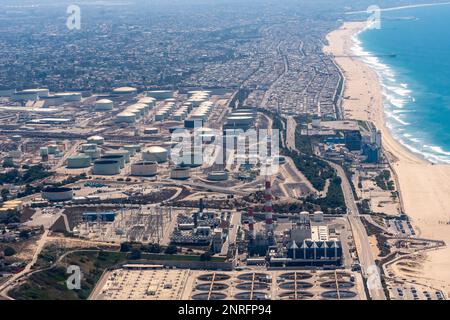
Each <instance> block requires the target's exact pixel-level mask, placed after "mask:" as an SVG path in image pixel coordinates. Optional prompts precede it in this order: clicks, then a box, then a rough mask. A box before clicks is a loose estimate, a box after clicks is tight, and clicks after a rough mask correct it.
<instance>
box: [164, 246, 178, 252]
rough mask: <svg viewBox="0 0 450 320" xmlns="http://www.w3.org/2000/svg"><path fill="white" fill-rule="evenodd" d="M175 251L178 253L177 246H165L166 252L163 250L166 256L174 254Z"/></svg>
mask: <svg viewBox="0 0 450 320" xmlns="http://www.w3.org/2000/svg"><path fill="white" fill-rule="evenodd" d="M177 251H178V248H177V246H174V245H169V246H167V248H166V250H164V253H166V254H175V253H177Z"/></svg>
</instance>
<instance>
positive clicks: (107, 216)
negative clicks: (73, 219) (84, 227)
mask: <svg viewBox="0 0 450 320" xmlns="http://www.w3.org/2000/svg"><path fill="white" fill-rule="evenodd" d="M115 217H116V214H115V213H114V212H112V211H107V212H85V213H83V215H82V219H83V221H85V222H94V221H103V222H113V221H114V219H115Z"/></svg>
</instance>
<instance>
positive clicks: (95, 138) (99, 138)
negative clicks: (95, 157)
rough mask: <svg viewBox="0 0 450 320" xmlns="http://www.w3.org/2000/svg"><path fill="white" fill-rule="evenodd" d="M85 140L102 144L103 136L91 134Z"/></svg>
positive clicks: (103, 141)
mask: <svg viewBox="0 0 450 320" xmlns="http://www.w3.org/2000/svg"><path fill="white" fill-rule="evenodd" d="M87 142H88V143H89V144H96V145H102V144H104V143H105V138H103V137H101V136H92V137H89V138H87Z"/></svg>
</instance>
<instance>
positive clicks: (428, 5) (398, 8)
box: [345, 2, 450, 14]
mask: <svg viewBox="0 0 450 320" xmlns="http://www.w3.org/2000/svg"><path fill="white" fill-rule="evenodd" d="M449 4H450V2H438V3H422V4H412V5H409V6H400V7H391V8H380V11H397V10H403V9H410V8H421V7H434V6H444V5H449ZM357 13H367V11H366V10H362V11H350V12H346V13H345V14H357Z"/></svg>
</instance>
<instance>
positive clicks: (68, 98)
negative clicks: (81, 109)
mask: <svg viewBox="0 0 450 320" xmlns="http://www.w3.org/2000/svg"><path fill="white" fill-rule="evenodd" d="M55 97H61V98H63V99H64V101H65V102H80V101H81V98H82V96H81V93H80V92H61V93H55Z"/></svg>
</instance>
